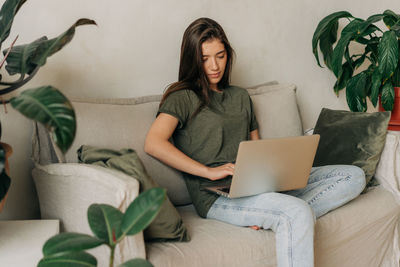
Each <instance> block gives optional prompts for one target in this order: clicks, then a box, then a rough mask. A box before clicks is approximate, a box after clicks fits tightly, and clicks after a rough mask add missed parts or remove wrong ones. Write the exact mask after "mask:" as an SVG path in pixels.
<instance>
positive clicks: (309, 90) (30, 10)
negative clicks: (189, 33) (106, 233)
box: [0, 0, 400, 219]
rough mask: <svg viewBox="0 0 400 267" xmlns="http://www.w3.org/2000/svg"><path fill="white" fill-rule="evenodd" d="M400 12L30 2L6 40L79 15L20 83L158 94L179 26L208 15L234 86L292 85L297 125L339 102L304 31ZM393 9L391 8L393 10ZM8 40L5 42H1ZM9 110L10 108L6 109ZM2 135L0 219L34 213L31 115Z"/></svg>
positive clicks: (372, 1) (240, 0)
mask: <svg viewBox="0 0 400 267" xmlns="http://www.w3.org/2000/svg"><path fill="white" fill-rule="evenodd" d="M388 8H389V9H393V10H395V11H396V12H397V13H399V12H400V10H399V9H400V3H399V2H397V1H393V0H392V1H389V0H381V1H376V0H353V1H348V0H335V1H332V0H320V1H312V0H301V1H295V0H291V1H289V0H281V1H272V0H248V1H244V0H153V1H145V0H114V1H112V0H84V1H82V0H68V1H65V0H63V1H61V0H36V1H28V2H27V3H26V4H25V5H24V6H23V7H22V9H21V11H20V13H19V14H18V15H17V18H16V20H15V23H14V27H13V29H12V32H11V36H10V39H11V38H13V37H15V36H16V35H17V34H19V35H20V37H19V40H18V43H19V44H22V43H25V42H30V41H32V40H34V39H36V38H38V37H40V36H42V35H47V36H48V37H54V36H56V35H58V34H60V33H61V32H63V31H64V30H66V29H67V28H68V27H69V26H70V25H72V24H73V23H74V22H75V21H76V20H77V19H78V18H81V17H87V18H91V19H94V20H96V21H97V23H98V27H95V26H83V27H79V28H78V29H77V32H76V36H75V38H74V40H73V41H72V43H71V44H69V45H68V46H67V47H66V48H65V49H63V50H62V51H61V52H59V53H58V54H56V55H54V56H53V57H51V58H50V59H49V60H48V62H47V64H46V65H45V66H44V67H43V68H42V69H41V70H40V71H39V73H38V75H37V76H36V77H35V78H34V79H33V80H32V82H31V83H29V84H28V86H27V87H34V86H38V85H45V84H51V85H53V86H56V87H58V88H59V89H60V90H62V91H63V92H64V93H65V94H67V95H68V96H90V97H134V96H143V95H148V94H160V93H162V92H163V90H164V89H165V87H166V86H167V85H168V84H169V83H171V82H174V81H175V80H176V79H177V75H178V74H177V72H178V64H179V47H180V42H181V38H182V34H183V31H184V29H185V28H186V27H187V26H188V24H189V23H190V22H191V21H193V20H194V19H196V18H198V17H201V16H207V17H210V18H213V19H215V20H217V21H218V22H219V23H220V24H221V25H222V26H223V27H224V29H225V31H226V33H227V35H228V38H229V39H230V41H231V44H232V46H233V47H234V49H235V50H236V53H237V61H236V64H235V65H234V70H233V77H232V81H233V84H236V85H240V86H247V85H253V84H257V83H260V82H264V81H269V80H278V81H281V82H293V83H295V84H297V85H298V100H299V104H300V111H301V115H302V118H303V124H304V127H305V128H309V127H312V126H313V125H314V123H315V121H316V119H317V117H318V114H319V111H320V109H321V108H322V107H329V108H335V109H347V104H346V103H345V97H344V94H343V93H342V94H341V96H340V97H339V98H337V97H336V96H335V94H334V93H333V90H332V86H333V84H334V81H335V80H334V76H333V74H332V73H330V72H329V71H328V70H327V69H326V68H325V69H321V68H319V67H318V66H317V64H316V62H315V59H314V56H313V55H312V52H311V38H312V34H313V32H314V29H315V27H316V26H317V23H318V22H319V21H320V20H321V19H322V18H323V17H324V16H326V15H328V14H330V13H332V12H335V11H339V10H347V11H350V12H351V13H352V14H353V15H355V16H357V17H361V18H366V17H368V16H369V15H371V14H375V13H378V12H383V11H384V10H385V9H388ZM396 9H397V10H396ZM5 47H6V46H3V48H5ZM9 109H11V108H10V107H9ZM0 113H1V114H0V118H1V121H2V123H3V137H2V140H3V141H5V142H7V143H10V144H11V145H13V147H14V155H13V157H12V159H11V165H12V166H11V168H12V170H11V176H12V181H13V184H12V187H11V190H10V196H9V199H8V203H7V205H6V209H5V211H4V212H3V213H2V214H0V218H2V219H23V218H35V217H37V216H38V204H37V198H36V194H35V191H34V187H33V184H32V181H31V177H30V174H29V173H30V168H31V163H30V160H29V153H30V134H31V128H30V122H29V121H28V120H26V119H24V118H22V117H21V116H19V115H16V114H14V112H9V114H7V115H6V116H4V111H3V110H2V108H0Z"/></svg>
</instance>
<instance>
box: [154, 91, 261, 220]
mask: <svg viewBox="0 0 400 267" xmlns="http://www.w3.org/2000/svg"><path fill="white" fill-rule="evenodd" d="M199 105H200V100H199V98H198V96H197V95H196V94H195V93H194V92H193V91H192V90H180V91H177V92H174V93H172V94H171V95H169V96H168V97H167V98H166V100H165V102H164V103H163V104H162V106H161V107H160V109H159V111H158V112H159V113H167V114H170V115H172V116H174V117H175V118H177V119H178V121H179V123H178V126H177V128H176V130H175V131H174V133H173V135H172V138H173V141H174V144H175V146H176V147H177V148H178V149H179V150H180V151H182V152H183V153H185V154H186V155H187V156H189V157H190V158H192V159H194V160H196V161H198V162H200V163H202V164H204V165H206V166H209V167H215V166H219V165H223V164H225V163H229V162H232V163H233V162H235V160H236V154H237V151H238V148H239V143H240V142H241V141H243V140H249V138H250V132H251V131H253V130H255V129H257V128H258V124H257V120H256V118H255V115H254V110H253V104H252V102H251V99H250V96H249V94H248V93H247V91H246V90H245V89H242V88H239V87H235V86H230V87H228V88H225V89H223V90H222V92H215V91H211V92H210V104H209V105H208V106H206V107H203V108H202V109H201V110H200V112H198V113H197V114H195V116H192V115H193V114H194V112H195V111H196V110H197V108H198V107H199ZM159 113H158V114H159ZM183 176H184V179H185V182H186V186H187V188H188V191H189V194H190V196H191V198H192V201H193V204H194V206H195V208H196V210H197V213H198V214H199V215H200V216H202V217H206V216H207V212H208V210H209V209H210V207H211V205H212V204H213V203H214V201H215V200H216V199H217V198H218V195H216V194H214V193H211V192H209V191H207V190H206V189H204V188H205V187H207V186H214V185H220V184H226V183H228V182H230V179H231V177H230V176H229V177H227V178H224V179H221V180H217V181H212V180H209V179H207V178H203V177H198V176H194V175H191V174H188V173H183Z"/></svg>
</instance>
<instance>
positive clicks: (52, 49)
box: [29, 19, 96, 66]
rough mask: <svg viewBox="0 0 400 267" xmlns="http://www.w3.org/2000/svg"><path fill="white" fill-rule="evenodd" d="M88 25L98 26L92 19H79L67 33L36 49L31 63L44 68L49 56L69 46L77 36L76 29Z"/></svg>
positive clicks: (41, 44) (43, 43)
mask: <svg viewBox="0 0 400 267" xmlns="http://www.w3.org/2000/svg"><path fill="white" fill-rule="evenodd" d="M87 24H93V25H96V22H95V21H94V20H90V19H79V20H78V21H77V22H75V23H74V24H73V25H72V26H71V27H70V28H69V29H68V30H67V31H65V32H64V33H62V34H61V35H59V36H58V37H56V38H53V39H50V40H47V41H43V42H41V43H40V45H39V46H38V48H37V49H36V52H35V54H34V55H32V56H31V57H30V58H29V63H33V64H36V65H39V66H43V65H44V64H45V63H46V59H47V58H48V57H49V56H51V55H53V54H54V53H56V52H57V51H59V50H61V49H62V48H63V47H64V46H65V45H66V44H68V43H69V42H70V41H71V40H72V38H73V37H74V34H75V28H76V27H78V26H81V25H87Z"/></svg>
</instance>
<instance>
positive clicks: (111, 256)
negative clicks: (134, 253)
mask: <svg viewBox="0 0 400 267" xmlns="http://www.w3.org/2000/svg"><path fill="white" fill-rule="evenodd" d="M110 248H111V253H110V267H113V266H114V251H115V246H111V247H110Z"/></svg>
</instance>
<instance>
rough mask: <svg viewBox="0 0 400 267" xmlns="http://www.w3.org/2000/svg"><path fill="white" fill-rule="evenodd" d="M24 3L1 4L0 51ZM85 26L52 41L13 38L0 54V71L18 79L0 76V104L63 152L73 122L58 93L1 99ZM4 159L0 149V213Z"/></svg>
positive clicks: (39, 91) (44, 90) (48, 89)
mask: <svg viewBox="0 0 400 267" xmlns="http://www.w3.org/2000/svg"><path fill="white" fill-rule="evenodd" d="M25 2H26V0H6V1H5V2H4V3H3V5H2V7H1V9H0V48H1V45H2V44H3V42H4V41H5V40H6V39H7V38H8V36H9V34H10V30H11V26H12V23H13V21H14V17H15V15H16V14H17V12H18V11H19V9H20V8H21V6H22V5H23V4H24V3H25ZM87 24H96V23H95V21H93V20H89V19H79V20H78V21H77V22H76V23H74V24H73V25H72V26H71V27H70V28H69V29H67V31H65V32H64V33H62V34H60V35H59V36H58V37H56V38H53V39H48V38H47V37H46V36H43V37H41V38H39V39H37V40H35V41H33V42H32V43H29V44H23V45H17V46H16V45H15V43H16V41H17V38H18V36H17V38H15V39H14V40H13V42H12V43H11V46H10V47H9V48H7V49H5V50H4V51H3V58H2V59H1V60H0V69H2V67H3V65H5V69H6V71H7V73H8V75H10V76H11V77H13V76H14V75H18V76H19V77H18V78H16V79H15V80H14V81H4V80H3V76H2V75H0V103H1V102H2V103H4V104H6V103H11V106H12V107H13V108H15V109H16V110H18V111H19V112H20V113H22V114H23V115H25V116H26V117H28V118H29V119H32V120H35V121H38V122H40V123H42V124H44V125H45V127H46V128H47V129H48V130H49V131H51V132H52V136H53V139H54V141H55V143H56V144H57V146H58V147H59V148H60V149H61V151H63V152H65V151H66V150H67V149H68V148H69V147H70V145H71V144H72V141H73V140H74V137H75V129H76V121H75V113H74V110H73V108H72V105H71V103H70V102H69V100H68V99H67V98H66V97H65V96H64V95H63V94H62V93H61V92H60V91H59V90H58V89H56V88H54V87H52V86H41V87H38V88H34V89H29V90H25V91H24V92H22V93H21V94H19V95H17V96H15V97H12V98H10V99H3V97H2V96H3V95H6V94H8V93H10V92H12V91H14V90H16V89H18V88H20V87H21V86H23V85H24V84H26V83H27V82H29V81H30V80H31V79H32V78H33V77H34V76H35V74H36V73H37V72H38V70H39V69H40V67H42V66H43V65H44V64H45V63H46V59H47V58H48V57H49V56H51V55H53V54H54V53H56V52H58V51H59V50H61V49H62V48H63V47H64V46H65V45H66V44H68V43H69V42H70V41H71V40H72V38H73V36H74V34H75V28H76V27H78V26H81V25H87ZM0 138H1V124H0ZM10 149H11V148H9V149H8V151H10ZM8 154H9V153H8ZM6 156H7V153H6V152H5V146H4V145H0V211H1V208H2V207H3V205H4V201H5V198H6V195H7V191H8V188H9V185H10V178H9V177H8V173H6V171H5V168H4V166H5V161H6V158H7V157H6Z"/></svg>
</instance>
